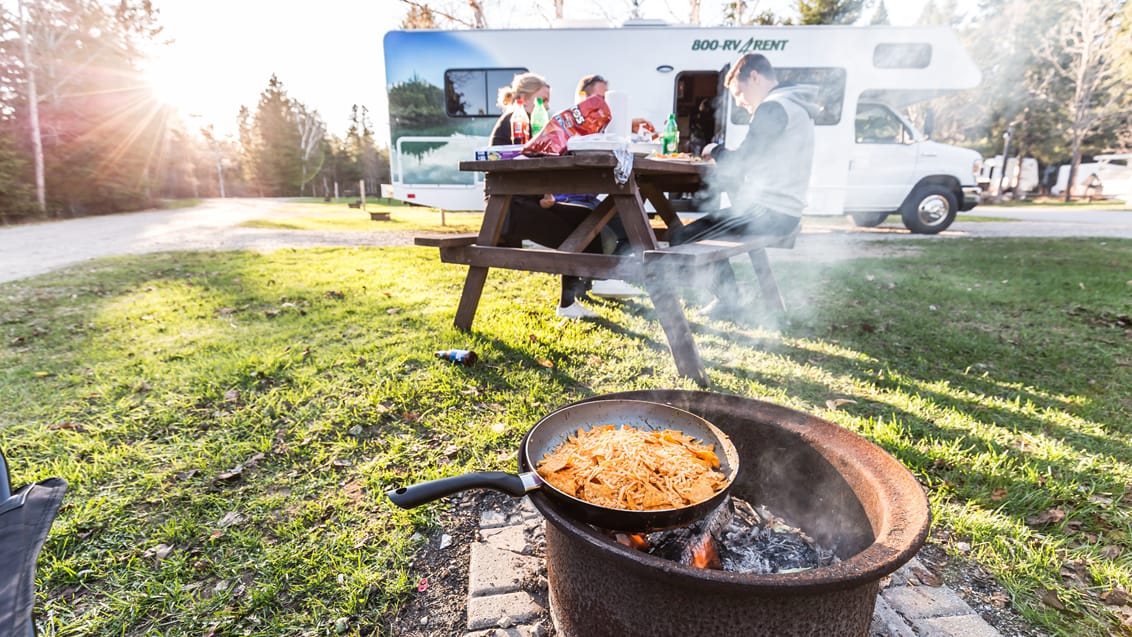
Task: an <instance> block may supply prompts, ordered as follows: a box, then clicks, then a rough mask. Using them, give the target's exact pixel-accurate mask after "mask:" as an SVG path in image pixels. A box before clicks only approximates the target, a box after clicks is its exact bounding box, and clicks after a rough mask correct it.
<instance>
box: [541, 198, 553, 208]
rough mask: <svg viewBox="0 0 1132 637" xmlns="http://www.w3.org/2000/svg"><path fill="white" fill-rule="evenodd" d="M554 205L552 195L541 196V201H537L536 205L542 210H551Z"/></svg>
mask: <svg viewBox="0 0 1132 637" xmlns="http://www.w3.org/2000/svg"><path fill="white" fill-rule="evenodd" d="M554 203H555V202H554V195H543V196H542V199H539V200H538V205H540V206H542V207H543V208H553V207H554Z"/></svg>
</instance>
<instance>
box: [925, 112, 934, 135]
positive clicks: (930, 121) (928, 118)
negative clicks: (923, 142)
mask: <svg viewBox="0 0 1132 637" xmlns="http://www.w3.org/2000/svg"><path fill="white" fill-rule="evenodd" d="M933 128H935V111H933V110H932V109H930V108H929V109H927V110H926V111H924V137H927V138H928V139H931V136H932V129H933Z"/></svg>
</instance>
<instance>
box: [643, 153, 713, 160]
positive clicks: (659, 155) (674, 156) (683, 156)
mask: <svg viewBox="0 0 1132 637" xmlns="http://www.w3.org/2000/svg"><path fill="white" fill-rule="evenodd" d="M652 156H653V157H656V158H658V159H687V160H690V161H702V159H701V158H700V157H696V156H694V155H692V154H691V153H653V155H652Z"/></svg>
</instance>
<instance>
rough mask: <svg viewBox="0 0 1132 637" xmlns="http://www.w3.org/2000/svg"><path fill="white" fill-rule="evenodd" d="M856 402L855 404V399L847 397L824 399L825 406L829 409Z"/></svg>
mask: <svg viewBox="0 0 1132 637" xmlns="http://www.w3.org/2000/svg"><path fill="white" fill-rule="evenodd" d="M856 404H857V401H855V400H849V399H848V398H834V399H832V400H827V401H825V406H826V407H827V408H829V409H837V408H838V407H840V406H842V405H856Z"/></svg>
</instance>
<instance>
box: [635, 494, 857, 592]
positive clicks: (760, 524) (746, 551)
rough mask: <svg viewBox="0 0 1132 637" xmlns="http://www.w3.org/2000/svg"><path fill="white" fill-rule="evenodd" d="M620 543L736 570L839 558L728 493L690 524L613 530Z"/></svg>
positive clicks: (794, 568) (786, 567) (778, 568)
mask: <svg viewBox="0 0 1132 637" xmlns="http://www.w3.org/2000/svg"><path fill="white" fill-rule="evenodd" d="M613 537H614V539H616V540H617V541H618V542H619V543H621V544H623V545H625V546H628V547H630V548H634V549H637V550H640V551H644V552H646V553H649V554H650V555H655V556H657V557H660V558H663V559H667V560H672V561H674V562H679V563H681V564H684V565H686V566H692V567H695V568H710V569H716V570H724V571H731V572H735V573H756V574H760V575H766V574H770V573H797V572H800V571H806V570H809V569H812V568H817V567H819V566H828V565H830V564H834V563H836V562H838V561H840V560H839V559H838V557H837V556H836V555H835V554H834V552H833V549H827V548H824V547H821V546H819V545H818V544H817V543H815V542H814V540H813V539H812V538H810V537H809V536H808V535H806V533H805V532H803V531H802V530H801V529H798V528H796V527H793V526H790V525H788V524H786V522H785V521H784V520H783V519H782V518H780V517H778V516H776V515H774V514H773V513H771V512H770V511H769V510H767V509H766V507H762V506H759V507H757V508H756V507H753V506H751V504H750V503H749V502H747V501H745V500H742V499H740V498H734V497H729V498H727V499H726V500H724V501H723V504H721V505H719V507H717V508H716V509H715V510H714V511H712V512H711V513H709V514H708V515H707V516H706V517H705V518H703V519H702V520H700V521H698V522H696V523H695V524H692V525H690V526H685V527H680V528H677V529H671V530H668V531H658V532H656V533H649V534H647V535H646V534H641V533H635V534H625V533H617V534H614V536H613Z"/></svg>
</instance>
